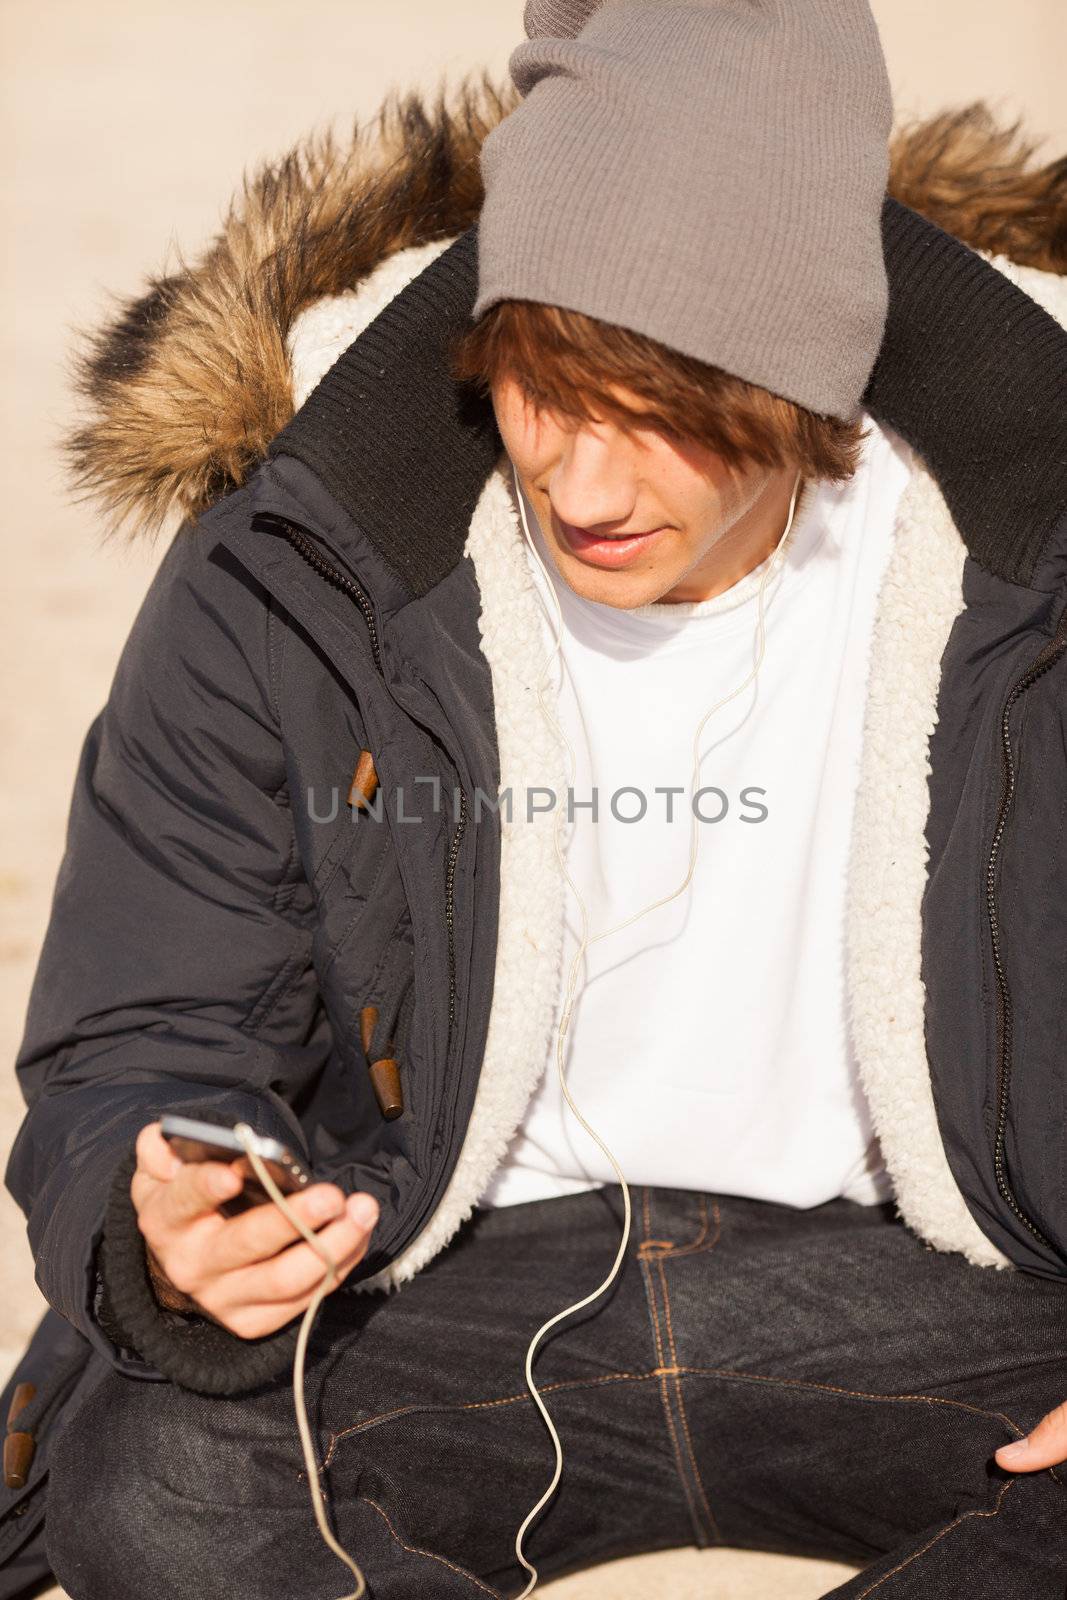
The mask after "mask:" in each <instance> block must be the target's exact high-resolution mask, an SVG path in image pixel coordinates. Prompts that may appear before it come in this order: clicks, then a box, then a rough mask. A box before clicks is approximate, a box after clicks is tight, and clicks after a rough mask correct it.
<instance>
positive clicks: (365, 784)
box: [348, 750, 378, 811]
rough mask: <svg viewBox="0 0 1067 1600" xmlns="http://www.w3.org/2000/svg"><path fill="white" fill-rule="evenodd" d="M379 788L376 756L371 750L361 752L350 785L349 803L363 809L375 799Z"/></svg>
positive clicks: (360, 809) (357, 808)
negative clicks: (375, 762)
mask: <svg viewBox="0 0 1067 1600" xmlns="http://www.w3.org/2000/svg"><path fill="white" fill-rule="evenodd" d="M377 788H378V773H377V770H376V769H375V765H374V757H373V756H372V755H371V753H370V751H369V750H361V751H360V752H359V760H358V761H357V762H356V770H355V772H354V773H353V774H352V782H351V783H350V784H349V786H348V803H349V805H350V806H355V808H356V810H357V811H362V810H363V808H364V806H367V805H369V804H370V802H371V801H372V800H373V799H374V796H375V793H376V791H377Z"/></svg>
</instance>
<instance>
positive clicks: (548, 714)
mask: <svg viewBox="0 0 1067 1600" xmlns="http://www.w3.org/2000/svg"><path fill="white" fill-rule="evenodd" d="M512 477H513V480H514V484H515V499H516V502H517V504H518V507H519V515H520V517H521V520H522V528H523V533H524V535H525V538H526V542H527V544H528V545H529V547H530V551H531V553H532V555H533V557H534V560H535V561H536V562H537V565H538V566H539V567H540V569H541V571H542V573H543V574H544V576H545V580H546V587H547V589H548V592H549V594H550V595H551V597H552V603H553V605H554V607H555V611H556V628H555V634H556V639H555V644H554V645H553V648H552V650H551V652H550V654H549V656H548V659H547V661H546V662H545V664H544V667H543V668H542V670H541V675H540V677H539V678H538V682H537V703H538V705H539V706H540V708H541V712H542V714H543V715H544V717H545V719H546V720H547V721H548V723H549V724H550V726H551V727H552V729H553V731H554V732H555V734H556V736H557V738H558V739H559V741H560V743H561V744H562V745H563V746H564V747H565V749H566V752H567V782H568V785H572V784H573V782H574V776H575V765H576V763H575V754H574V748H573V746H572V745H571V742H570V740H569V739H568V738H567V736H566V734H565V733H564V732H563V729H562V727H561V726H560V724H559V721H558V719H557V718H556V717H555V715H554V714H553V713H552V711H551V710H550V709H549V707H548V705H547V703H546V701H545V695H544V685H545V679H546V677H547V676H548V671H549V667H550V666H551V664H552V662H553V661H554V659H555V658H556V656H558V655H560V653H561V651H562V648H563V612H562V609H561V607H560V603H559V596H558V595H557V593H556V587H555V584H554V582H553V581H552V579H551V577H550V576H549V574H548V571H547V569H546V568H545V564H544V562H543V561H542V559H541V554H540V552H539V551H538V549H537V547H536V545H535V544H534V541H533V539H532V538H531V536H530V528H529V524H528V522H527V520H526V507H525V502H524V498H523V494H522V489H521V487H520V485H519V481H518V473H517V471H516V470H515V464H514V462H512ZM800 484H801V475H800V473H799V472H798V473H797V476H796V481H795V483H794V485H793V493H792V497H791V499H790V502H789V516H788V517H787V519H786V524H785V528H784V529H783V530H782V534H781V537H780V538H779V540H778V543H777V544H776V545H775V547H774V550H773V551H772V552H771V555H770V556H769V557H768V559H767V561H766V563H765V565H764V569H763V573H762V574H761V577H760V583H759V590H758V593H757V615H756V638H757V641H758V645H757V651H756V660H755V662H754V664H753V667H752V670H751V671H750V672H749V673H748V674H747V676H746V677H745V678H743V679H742V681H741V682H740V683H739V684H738V685H737V687H736V689H732V690H731V691H730V693H729V694H727V695H724V696H723V698H722V699H721V700H716V702H715V704H714V705H713V706H710V707H709V709H708V710H707V711H706V712H705V713H704V715H703V716H702V717H701V719H700V721H699V723H698V724H697V728H696V732H695V733H694V735H693V764H692V770H691V773H690V792H691V793H692V792H693V790H694V789H695V786H696V780H697V774H698V771H699V768H700V761H701V757H700V735H701V733H702V732H703V730H704V726H705V724H706V723H707V721H708V718H709V717H711V716H712V715H713V713H714V712H716V711H719V710H721V709H722V707H723V706H725V705H728V704H729V702H730V701H731V700H734V699H736V698H737V696H738V695H739V694H741V693H742V691H743V690H744V689H746V688H747V687H748V685H749V684H750V683H752V682H753V681H754V680H755V679H756V678H757V677H758V674H759V669H760V665H761V663H762V661H763V655H764V649H765V646H766V629H765V626H764V610H763V596H764V590H765V589H766V586H767V580H768V578H769V577H770V574H771V572H772V570H773V569H774V568H775V567H776V565H777V561H778V556H779V554H780V552H781V550H782V547H783V546H784V544H785V542H786V539H787V538H788V535H789V530H790V528H791V527H792V525H793V513H794V510H795V508H796V502H797V495H798V493H799V490H800ZM561 816H562V812H561V810H560V808H559V807H558V806H557V808H556V811H555V815H554V818H553V842H554V844H555V849H556V859H557V860H558V862H559V864H560V867H561V869H562V872H563V876H564V877H565V878H566V880H567V883H568V884H569V886H570V888H571V891H572V893H573V894H574V897H575V899H576V901H577V902H578V907H579V913H580V916H581V929H582V932H581V938H580V939H579V942H578V948H577V950H576V951H575V954H574V959H573V960H572V962H571V966H570V972H569V974H568V977H567V985H566V988H565V990H564V1000H563V1009H562V1015H561V1020H560V1025H559V1031H558V1033H557V1036H556V1071H557V1073H558V1076H559V1085H560V1090H561V1091H562V1094H563V1097H564V1099H565V1100H566V1102H567V1104H568V1106H569V1107H570V1109H571V1111H572V1112H573V1114H574V1116H575V1117H576V1118H577V1120H578V1122H579V1123H580V1124H581V1126H582V1127H583V1128H584V1129H585V1131H586V1133H587V1134H588V1135H589V1137H590V1138H591V1139H592V1140H593V1142H594V1143H595V1144H596V1145H597V1146H598V1147H599V1149H600V1150H601V1151H602V1152H603V1154H604V1155H605V1156H606V1157H607V1159H608V1161H609V1162H610V1163H611V1166H612V1168H613V1169H614V1171H615V1173H616V1174H617V1176H618V1180H619V1186H620V1188H621V1190H622V1198H623V1227H622V1237H621V1239H620V1241H619V1248H618V1250H617V1251H616V1254H615V1260H614V1261H613V1263H612V1266H611V1270H610V1271H609V1272H608V1275H607V1277H606V1278H604V1280H603V1282H601V1283H599V1284H598V1285H597V1287H596V1288H595V1289H593V1290H592V1291H591V1293H589V1294H587V1295H585V1296H584V1298H583V1299H581V1300H576V1301H575V1302H574V1304H573V1305H569V1306H565V1307H564V1308H563V1310H562V1311H557V1312H556V1314H555V1315H554V1316H552V1317H549V1319H548V1321H547V1322H544V1323H542V1324H541V1326H540V1328H538V1330H537V1332H536V1333H535V1334H534V1336H533V1338H532V1339H531V1340H530V1345H529V1348H528V1349H527V1352H526V1364H525V1373H526V1385H527V1388H528V1389H529V1391H530V1394H531V1396H532V1398H533V1400H534V1403H535V1404H536V1406H537V1408H538V1410H539V1411H540V1413H541V1416H542V1418H543V1419H544V1422H545V1426H546V1427H547V1429H548V1431H549V1434H550V1436H551V1438H552V1444H553V1448H554V1450H555V1455H556V1465H555V1470H554V1471H553V1474H552V1479H551V1482H550V1483H549V1485H548V1488H547V1489H546V1490H545V1492H544V1494H543V1495H542V1496H541V1498H540V1499H539V1500H538V1501H537V1503H536V1504H535V1505H534V1506H532V1507H531V1509H530V1510H529V1511H528V1512H527V1514H526V1517H525V1518H524V1520H523V1522H522V1524H521V1526H520V1528H519V1530H518V1532H517V1533H516V1535H515V1554H516V1557H517V1558H518V1560H519V1562H520V1564H521V1565H522V1566H523V1567H525V1568H526V1571H527V1572H528V1573H529V1574H530V1577H529V1580H528V1582H527V1584H526V1587H525V1588H524V1589H523V1590H521V1592H520V1593H519V1594H518V1595H516V1596H515V1600H527V1597H528V1596H529V1595H531V1594H532V1593H533V1591H534V1589H535V1588H536V1587H537V1582H538V1574H537V1568H536V1567H534V1566H533V1565H532V1564H531V1563H530V1562H529V1561H528V1560H527V1559H526V1556H525V1555H524V1553H523V1548H522V1545H523V1539H524V1538H525V1535H526V1530H527V1529H528V1528H529V1526H530V1524H531V1523H532V1522H533V1521H534V1519H535V1518H536V1517H537V1516H538V1515H539V1514H540V1512H541V1511H542V1510H543V1509H544V1507H545V1506H546V1505H547V1504H548V1502H549V1501H550V1500H551V1498H552V1496H553V1495H554V1494H555V1492H556V1488H557V1485H558V1484H559V1480H560V1477H561V1475H562V1472H563V1447H562V1445H561V1443H560V1438H559V1434H558V1433H557V1432H556V1427H555V1424H554V1423H553V1421H552V1418H551V1416H550V1415H549V1412H548V1408H547V1406H546V1405H545V1403H544V1400H543V1399H542V1397H541V1394H540V1391H539V1390H538V1388H537V1385H536V1383H535V1382H534V1377H533V1360H534V1355H535V1353H536V1350H537V1347H538V1345H539V1344H540V1342H541V1340H542V1339H543V1337H544V1335H545V1334H546V1333H547V1332H548V1331H549V1329H550V1328H554V1327H555V1326H556V1325H557V1324H558V1323H560V1322H563V1321H565V1319H566V1318H567V1317H569V1316H572V1315H573V1314H574V1312H576V1311H581V1310H582V1309H583V1308H584V1307H585V1306H588V1305H591V1304H592V1302H593V1301H594V1300H597V1299H598V1298H599V1297H600V1296H601V1295H602V1294H603V1293H604V1291H605V1289H607V1288H608V1287H609V1286H610V1285H611V1283H612V1282H613V1281H614V1279H615V1277H616V1276H617V1274H618V1271H619V1268H620V1266H621V1265H622V1262H623V1259H624V1257H625V1255H626V1247H627V1245H628V1243H629V1238H630V1221H631V1216H632V1208H631V1203H630V1188H629V1185H628V1184H627V1182H626V1179H625V1177H624V1175H623V1171H622V1168H621V1167H620V1166H619V1163H618V1162H617V1161H616V1159H615V1157H614V1156H613V1155H612V1153H611V1151H610V1150H609V1149H608V1147H607V1145H606V1144H605V1143H604V1140H603V1139H602V1138H601V1137H600V1135H599V1134H598V1133H597V1132H596V1131H595V1130H594V1129H593V1128H591V1127H590V1125H589V1123H588V1122H587V1121H586V1120H585V1118H584V1117H583V1116H582V1113H581V1112H580V1111H579V1109H578V1107H577V1106H576V1105H575V1103H574V1101H573V1099H572V1098H571V1094H570V1090H569V1089H568V1088H567V1081H566V1075H565V1073H564V1069H563V1044H564V1040H565V1038H566V1034H567V1030H568V1028H569V1026H570V1020H571V1013H572V1010H573V1008H574V990H575V984H576V981H577V976H578V968H579V966H580V965H581V963H582V960H583V958H584V956H585V952H586V950H587V949H588V948H589V946H590V945H592V944H596V943H597V942H598V941H599V940H601V939H606V938H607V937H608V936H609V935H610V934H613V933H618V932H619V931H620V930H621V929H622V928H628V927H629V926H630V925H631V923H634V922H637V921H638V919H639V918H641V917H644V916H647V915H648V913H649V912H650V911H655V910H656V909H657V908H658V907H659V906H665V905H667V904H668V902H669V901H671V900H674V899H676V898H677V896H678V895H680V894H681V893H682V891H683V890H684V889H685V888H686V886H687V885H688V883H689V881H690V879H691V878H692V876H693V871H694V868H695V867H696V860H697V851H698V849H699V843H700V835H699V830H698V829H697V825H696V824H697V817H696V811H695V810H694V809H693V807H692V805H690V829H689V866H688V869H687V871H686V874H685V877H684V878H683V879H682V881H681V883H680V884H679V885H678V887H677V889H675V890H673V891H672V892H671V893H670V894H667V895H664V896H663V897H662V898H661V899H659V900H653V901H652V902H651V903H650V904H649V905H647V906H643V907H642V908H641V910H640V911H635V912H634V913H633V915H632V916H629V917H626V918H624V920H623V921H622V922H617V923H616V924H615V925H614V927H611V928H605V929H604V930H603V931H602V932H600V933H597V934H594V935H593V937H592V938H590V937H589V917H588V911H587V908H586V904H585V901H584V900H583V898H582V895H581V892H580V890H579V889H578V886H577V884H576V883H575V882H574V880H573V878H572V877H571V875H570V873H569V872H568V870H567V864H566V861H565V860H564V856H563V852H562V850H561V849H560V818H561Z"/></svg>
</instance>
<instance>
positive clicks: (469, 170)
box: [66, 75, 516, 533]
mask: <svg viewBox="0 0 1067 1600" xmlns="http://www.w3.org/2000/svg"><path fill="white" fill-rule="evenodd" d="M514 98H516V97H515V96H514V94H513V93H512V94H508V93H505V92H502V91H498V90H497V89H495V88H494V87H493V85H492V84H491V83H490V81H489V79H488V76H486V75H483V77H482V78H481V80H479V81H474V82H465V83H464V84H463V85H462V86H461V87H460V89H459V91H458V93H457V94H456V96H455V97H454V99H453V102H452V103H451V104H448V103H446V100H445V92H444V90H443V89H442V90H441V91H440V94H439V98H438V100H437V102H436V104H435V105H434V106H433V107H432V108H430V107H428V106H427V105H426V104H425V102H424V100H423V98H422V96H421V95H420V94H419V93H418V92H411V93H409V94H407V95H405V96H404V97H403V98H401V97H399V96H398V95H396V94H395V93H394V94H393V95H391V96H390V97H389V98H387V99H386V101H385V102H384V104H383V105H382V108H381V110H380V111H379V112H378V115H377V118H376V119H375V120H374V121H372V122H371V123H369V124H367V125H364V126H360V125H358V124H357V126H356V128H355V131H354V133H353V136H352V139H351V142H350V143H349V144H348V145H347V146H344V147H342V146H340V145H339V144H338V142H337V141H336V140H335V139H334V138H333V136H332V135H330V134H329V133H327V134H324V135H321V136H313V137H311V138H309V139H307V140H305V141H303V142H302V143H301V144H299V145H297V146H296V147H295V148H294V149H293V150H291V151H290V152H289V153H288V154H287V155H286V156H285V157H284V158H283V159H282V160H281V161H279V162H278V163H276V164H273V165H269V166H264V167H262V168H261V169H260V170H259V171H258V172H257V173H256V174H255V176H254V177H253V178H252V179H251V180H246V182H245V184H244V187H243V190H242V192H241V194H240V195H239V197H238V198H237V199H236V200H235V201H234V202H233V203H232V204H231V207H230V211H229V214H228V216H227V218H226V221H225V223H224V226H223V229H222V232H221V233H220V234H219V236H218V238H217V239H216V240H215V241H214V243H213V244H212V245H211V246H210V248H209V249H208V250H207V252H206V254H205V255H204V256H203V257H202V258H201V259H200V260H199V261H198V262H195V263H192V264H190V263H188V262H186V261H184V260H183V261H179V264H178V267H177V269H176V270H175V271H174V272H172V273H168V274H167V275H166V276H163V277H159V278H156V279H153V280H152V282H151V287H150V289H149V291H148V293H147V294H145V295H143V296H141V297H140V298H139V299H136V300H132V301H130V302H128V303H127V304H126V305H124V306H123V308H122V310H121V312H120V314H119V316H118V317H117V318H116V319H115V320H114V321H113V322H112V323H110V324H109V325H108V326H106V327H104V328H103V329H102V330H100V331H99V332H98V333H96V334H95V335H92V336H90V337H88V338H87V339H86V340H85V341H84V345H83V348H82V349H81V351H80V353H79V354H78V355H77V356H76V357H75V380H76V386H77V391H78V393H79V394H80V396H81V398H82V399H83V400H84V401H85V402H86V403H87V406H88V410H89V415H88V418H87V420H86V421H85V422H84V424H83V425H82V426H81V427H80V428H78V429H77V431H76V432H75V433H74V434H73V435H72V437H71V438H70V440H69V441H68V443H67V449H66V453H67V459H68V462H69V465H70V470H71V475H72V478H73V481H74V485H75V488H76V489H77V490H79V491H80V492H81V493H82V494H83V495H86V496H91V497H93V498H95V499H96V500H98V501H99V503H100V505H101V506H102V509H103V510H104V512H105V515H106V516H107V518H108V520H109V522H110V523H111V524H112V526H113V527H118V526H122V525H123V524H124V523H125V524H133V525H135V526H134V528H133V530H132V531H141V530H143V531H145V532H149V533H151V532H156V531H158V530H159V528H160V527H161V526H162V525H163V524H164V523H165V522H166V521H167V520H168V519H169V518H170V517H171V516H172V515H173V514H174V513H178V514H181V515H188V516H195V515H197V514H198V513H199V512H201V511H203V510H204V509H205V507H206V506H207V505H209V504H210V503H211V501H212V500H214V499H216V498H218V496H219V495H221V494H222V493H223V492H224V491H225V490H227V489H229V488H232V487H233V486H234V485H237V484H240V483H242V482H243V481H244V480H245V478H246V477H247V476H248V474H249V473H250V472H251V470H252V469H253V468H254V467H255V465H256V463H257V462H258V461H259V460H261V459H262V457H263V456H264V454H265V453H266V450H267V447H268V445H269V444H270V442H271V440H272V439H273V438H274V437H275V436H276V435H277V434H278V433H279V432H280V430H281V429H282V428H283V427H284V426H285V424H286V423H287V422H288V421H289V418H290V417H291V416H292V412H293V400H292V389H291V386H290V375H289V360H288V356H287V352H286V341H287V338H288V335H289V332H290V330H291V328H292V326H293V323H294V321H295V320H296V318H297V317H298V316H299V314H300V312H301V311H302V310H303V309H304V308H305V307H306V306H308V305H310V304H311V303H312V302H313V301H316V300H318V299H320V298H321V297H322V296H323V295H333V294H337V293H338V292H340V291H345V290H349V289H351V288H352V287H353V286H355V285H356V284H358V283H360V282H361V280H362V279H364V278H366V277H367V275H368V274H369V273H370V272H372V271H373V269H374V268H375V267H376V266H378V265H379V264H380V263H381V262H383V261H384V260H385V258H386V257H388V256H390V255H392V254H393V253H394V252H395V251H397V250H400V249H404V248H407V247H410V246H411V245H418V244H423V243H426V242H428V241H430V240H432V239H436V238H440V237H442V236H443V235H446V234H447V235H452V236H454V235H456V234H458V233H462V232H463V231H464V230H465V229H466V228H468V227H469V226H470V225H471V224H472V223H473V222H474V221H476V219H477V217H478V213H479V211H480V209H481V203H482V195H483V190H482V181H481V171H480V167H479V162H478V154H479V151H480V149H481V144H482V140H483V139H484V137H485V135H486V134H487V133H488V131H489V129H490V127H492V126H493V125H494V124H495V123H497V122H499V121H500V119H501V117H502V116H503V115H505V114H506V112H507V111H508V110H509V109H510V106H511V103H512V101H513V100H514Z"/></svg>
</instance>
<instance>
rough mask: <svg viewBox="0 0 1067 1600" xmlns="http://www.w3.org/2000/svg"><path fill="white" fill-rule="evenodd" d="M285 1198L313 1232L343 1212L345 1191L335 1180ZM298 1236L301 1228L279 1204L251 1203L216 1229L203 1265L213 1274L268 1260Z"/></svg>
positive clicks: (317, 1184)
mask: <svg viewBox="0 0 1067 1600" xmlns="http://www.w3.org/2000/svg"><path fill="white" fill-rule="evenodd" d="M286 1200H287V1201H288V1204H289V1206H290V1207H291V1209H292V1210H293V1211H294V1212H295V1213H296V1215H297V1216H298V1217H300V1218H301V1219H302V1220H303V1221H304V1222H305V1223H306V1224H307V1226H308V1227H309V1228H311V1229H312V1231H314V1230H315V1229H316V1228H319V1227H321V1226H322V1224H323V1223H324V1222H329V1221H332V1219H333V1218H335V1217H339V1216H341V1215H343V1213H344V1209H345V1197H344V1194H343V1192H342V1191H341V1190H340V1189H339V1188H338V1187H337V1185H336V1184H335V1183H314V1184H312V1185H311V1186H310V1187H309V1188H307V1189H304V1190H303V1191H302V1192H301V1193H300V1194H297V1195H286ZM300 1237H301V1234H300V1229H299V1228H294V1226H293V1224H292V1223H291V1222H290V1221H289V1219H288V1217H286V1216H285V1215H284V1213H283V1212H282V1211H281V1209H280V1208H279V1207H278V1206H276V1205H273V1204H264V1205H259V1206H253V1207H252V1209H251V1210H250V1211H245V1212H242V1213H241V1214H240V1215H239V1216H236V1217H232V1218H231V1219H230V1220H229V1221H227V1223H226V1225H225V1227H222V1228H220V1229H219V1231H218V1233H217V1234H216V1235H215V1237H214V1239H212V1241H211V1246H210V1251H209V1255H208V1258H207V1261H206V1263H205V1264H206V1266H207V1268H208V1270H209V1271H210V1272H212V1273H221V1272H235V1271H237V1270H238V1269H239V1268H241V1267H248V1266H251V1265H252V1264H253V1263H254V1262H258V1261H267V1260H269V1259H270V1257H271V1256H273V1255H277V1253H278V1251H279V1250H283V1249H284V1248H285V1246H286V1245H289V1244H292V1242H293V1240H294V1239H299V1238H300Z"/></svg>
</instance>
